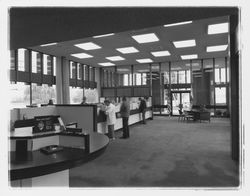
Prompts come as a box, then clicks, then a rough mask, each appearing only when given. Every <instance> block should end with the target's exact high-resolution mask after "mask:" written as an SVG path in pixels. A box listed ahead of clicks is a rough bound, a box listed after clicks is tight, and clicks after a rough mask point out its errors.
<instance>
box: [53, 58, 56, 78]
mask: <svg viewBox="0 0 250 196" xmlns="http://www.w3.org/2000/svg"><path fill="white" fill-rule="evenodd" d="M53 69H54V70H53V73H54V76H56V57H53Z"/></svg>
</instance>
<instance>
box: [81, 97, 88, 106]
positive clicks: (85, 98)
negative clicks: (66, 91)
mask: <svg viewBox="0 0 250 196" xmlns="http://www.w3.org/2000/svg"><path fill="white" fill-rule="evenodd" d="M86 101H87V97H85V96H83V98H82V102H81V104H83V105H84V104H87V102H86Z"/></svg>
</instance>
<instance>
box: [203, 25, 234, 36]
mask: <svg viewBox="0 0 250 196" xmlns="http://www.w3.org/2000/svg"><path fill="white" fill-rule="evenodd" d="M228 26H229V24H228V22H225V23H219V24H213V25H208V32H207V33H208V34H209V35H211V34H220V33H228Z"/></svg>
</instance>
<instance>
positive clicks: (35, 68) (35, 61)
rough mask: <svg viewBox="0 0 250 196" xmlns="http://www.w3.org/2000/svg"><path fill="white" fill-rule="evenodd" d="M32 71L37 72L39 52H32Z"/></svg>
mask: <svg viewBox="0 0 250 196" xmlns="http://www.w3.org/2000/svg"><path fill="white" fill-rule="evenodd" d="M31 65H32V73H37V52H34V51H32V52H31Z"/></svg>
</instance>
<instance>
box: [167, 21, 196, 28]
mask: <svg viewBox="0 0 250 196" xmlns="http://www.w3.org/2000/svg"><path fill="white" fill-rule="evenodd" d="M192 22H193V21H185V22H177V23H172V24H166V25H164V27H172V26H179V25H185V24H190V23H192Z"/></svg>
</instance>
